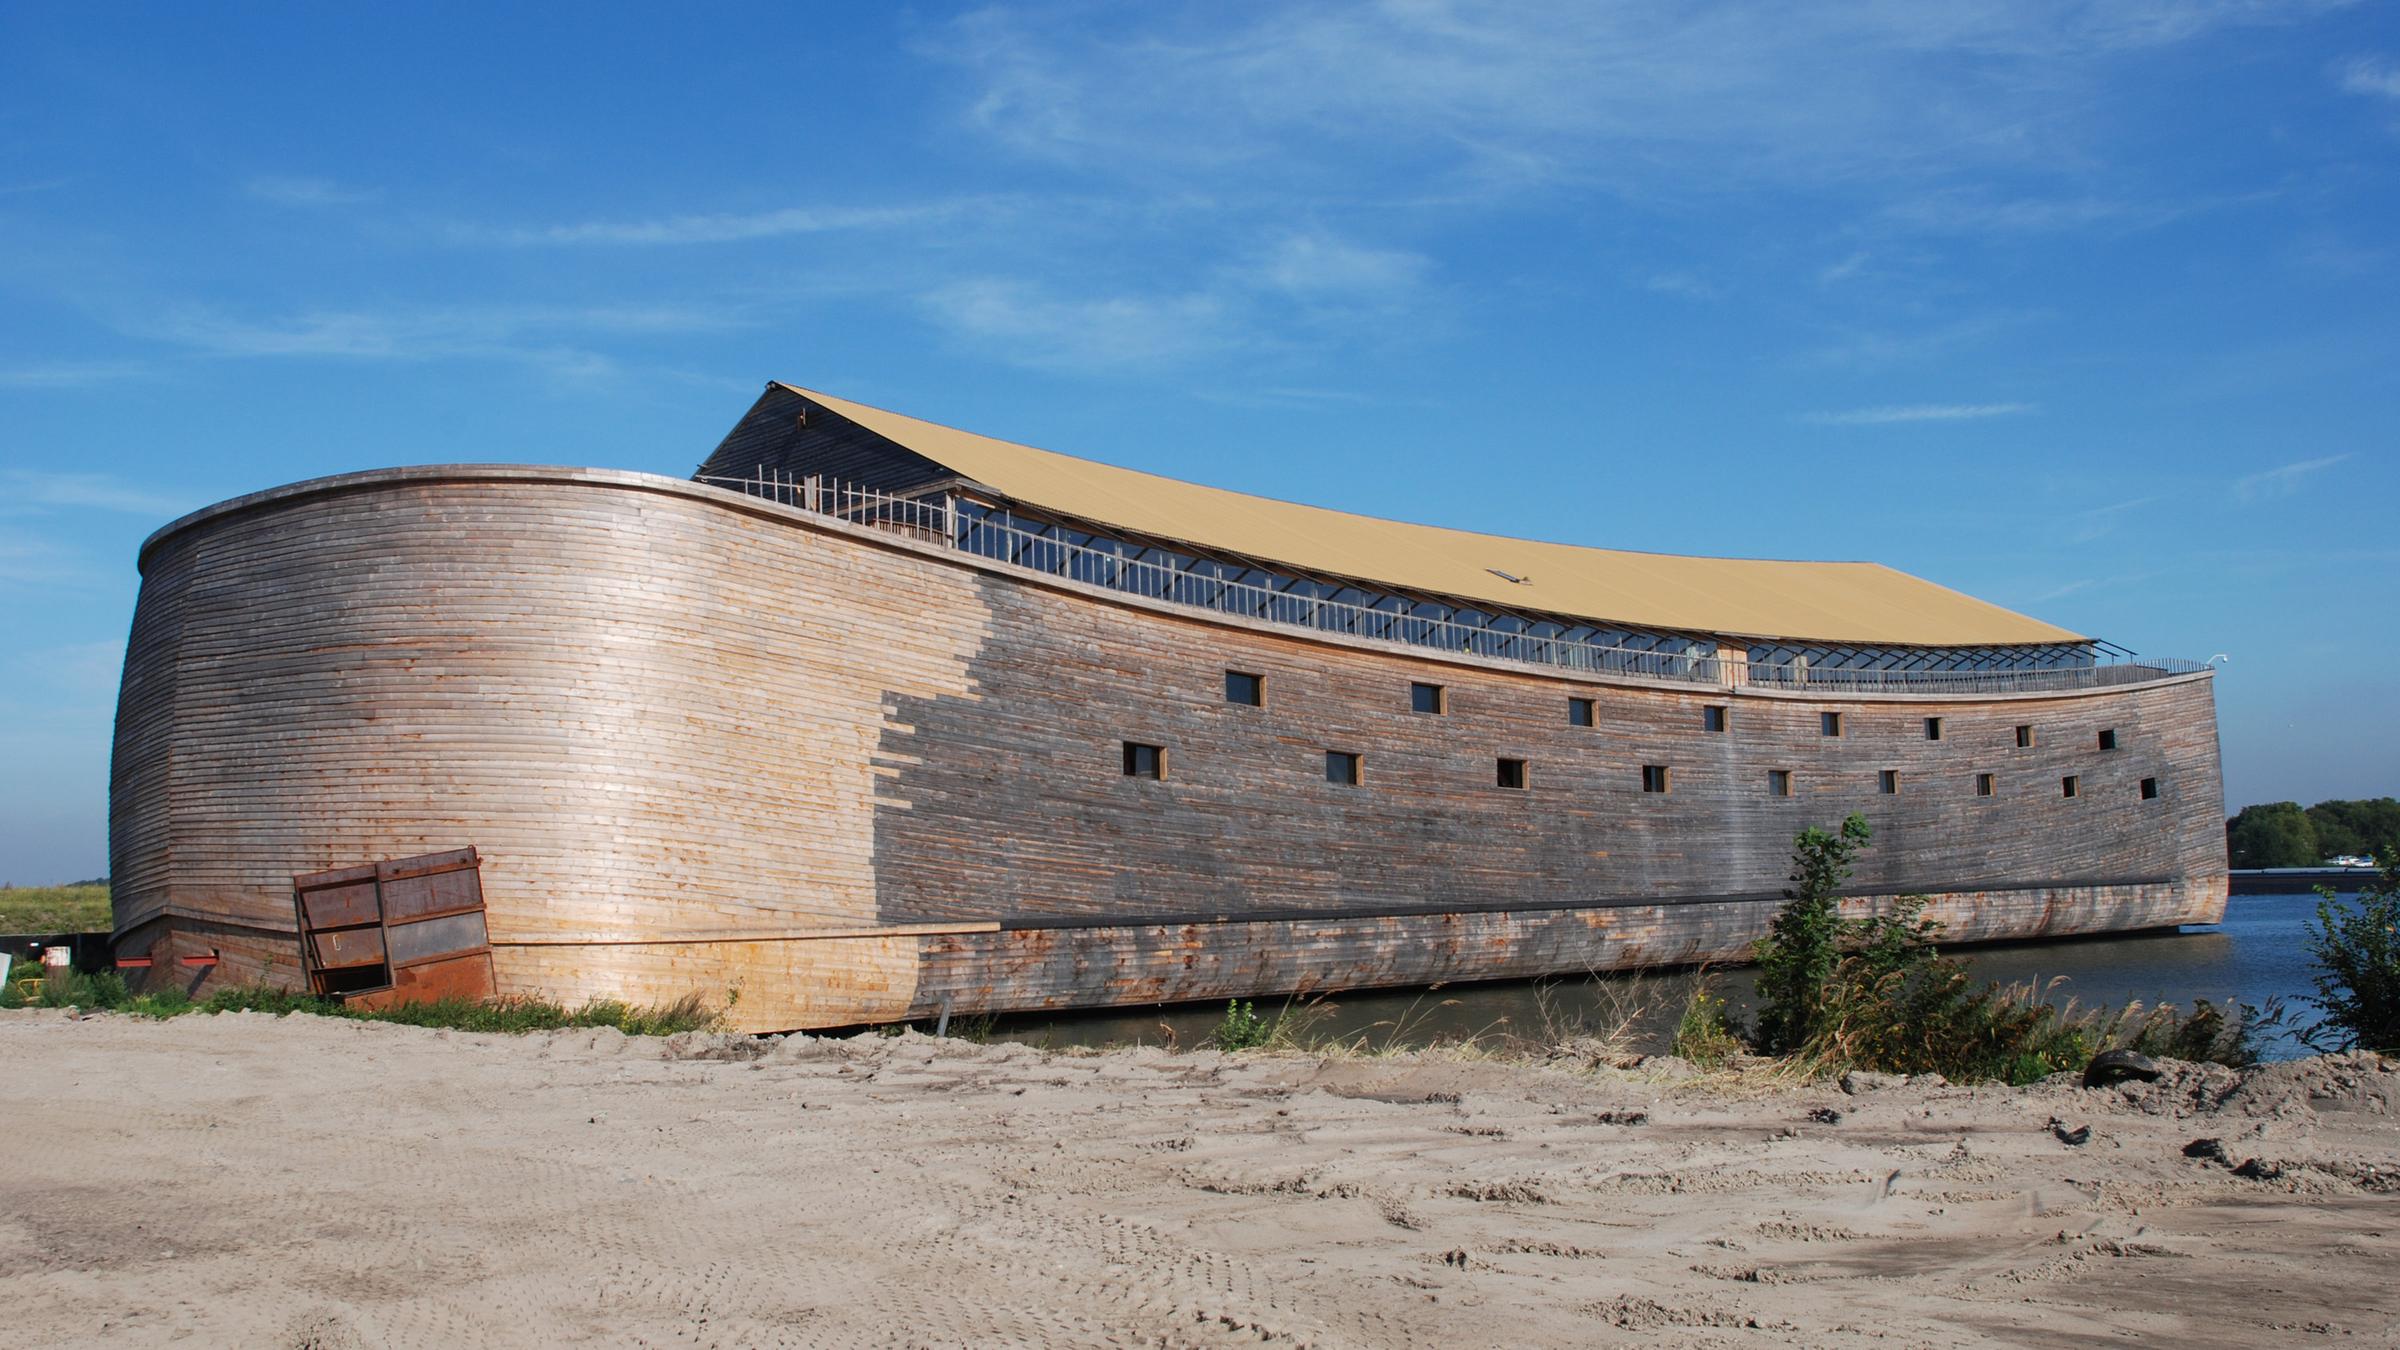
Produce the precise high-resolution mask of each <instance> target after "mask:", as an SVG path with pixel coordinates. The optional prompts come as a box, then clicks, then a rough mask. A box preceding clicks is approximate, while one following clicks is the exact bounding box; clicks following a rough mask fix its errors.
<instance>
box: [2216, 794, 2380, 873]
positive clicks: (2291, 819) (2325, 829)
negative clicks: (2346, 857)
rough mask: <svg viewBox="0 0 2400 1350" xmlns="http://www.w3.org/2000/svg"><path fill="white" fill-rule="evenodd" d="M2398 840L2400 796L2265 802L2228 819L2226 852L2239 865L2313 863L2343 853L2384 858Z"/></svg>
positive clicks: (2305, 865)
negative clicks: (2303, 802)
mask: <svg viewBox="0 0 2400 1350" xmlns="http://www.w3.org/2000/svg"><path fill="white" fill-rule="evenodd" d="M2396 844H2400V800H2394V799H2393V798H2390V797H2370V798H2368V799H2366V800H2364V801H2335V802H2318V803H2317V804H2316V805H2315V806H2311V807H2307V808H2303V807H2302V806H2301V805H2300V804H2299V803H2298V802H2266V803H2263V804H2261V805H2258V806H2245V807H2243V808H2242V811H2241V814H2240V815H2237V816H2235V817H2233V818H2232V819H2231V820H2228V821H2226V822H2225V853H2226V856H2227V857H2228V858H2230V859H2231V860H2232V862H2233V865H2234V866H2236V867H2314V866H2316V865H2317V864H2319V863H2321V862H2323V861H2325V860H2326V859H2327V858H2335V857H2340V856H2341V855H2343V854H2346V853H2347V854H2374V855H2376V857H2377V858H2378V860H2382V859H2383V858H2385V857H2386V856H2387V855H2388V854H2389V853H2390V852H2391V851H2392V849H2393V847H2394V846H2395V845H2396Z"/></svg>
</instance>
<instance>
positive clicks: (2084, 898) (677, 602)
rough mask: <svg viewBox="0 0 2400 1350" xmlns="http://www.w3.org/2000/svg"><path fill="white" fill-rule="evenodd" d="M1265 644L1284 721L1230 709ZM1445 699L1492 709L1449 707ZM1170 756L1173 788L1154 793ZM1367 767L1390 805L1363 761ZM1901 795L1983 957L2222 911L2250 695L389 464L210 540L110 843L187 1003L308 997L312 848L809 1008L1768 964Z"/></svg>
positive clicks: (153, 571)
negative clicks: (1408, 629) (203, 962)
mask: <svg viewBox="0 0 2400 1350" xmlns="http://www.w3.org/2000/svg"><path fill="white" fill-rule="evenodd" d="M1229 669H1231V670H1240V671H1245V672H1250V673H1256V674H1260V675H1263V676H1264V677H1265V682H1266V684H1265V687H1266V691H1267V693H1266V698H1265V701H1264V704H1263V706H1257V707H1251V706H1243V705H1235V704H1230V703H1228V702H1227V701H1226V700H1225V697H1224V675H1225V672H1226V671H1227V670H1229ZM1412 681H1425V682H1433V683H1439V684H1442V685H1443V686H1445V689H1446V691H1447V693H1446V698H1447V712H1445V713H1444V714H1440V715H1427V714H1417V713H1412V712H1410V711H1409V706H1410V705H1409V689H1408V686H1409V684H1410V683H1411V682H1412ZM1569 697H1588V698H1593V699H1595V700H1596V701H1597V705H1598V711H1599V717H1598V719H1597V721H1598V725H1596V726H1592V727H1572V726H1569V725H1568V724H1567V716H1566V700H1567V699H1568V698H1569ZM1711 706H1717V707H1724V708H1726V709H1728V710H1729V714H1728V720H1727V728H1726V730H1725V731H1723V732H1711V731H1708V730H1706V729H1705V727H1704V720H1703V709H1704V708H1707V707H1711ZM1824 712H1839V713H1840V714H1841V716H1842V719H1843V727H1842V731H1843V734H1842V735H1840V736H1825V735H1822V734H1821V728H1820V714H1821V713H1824ZM1927 717H1940V718H1941V719H1942V727H1941V735H1940V738H1939V739H1934V738H1931V737H1929V736H1928V734H1927V728H1926V726H1925V719H1926V718H1927ZM2020 725H2030V726H2033V727H2034V728H2036V732H2035V744H2034V745H2032V746H2030V747H2022V748H2020V747H2019V746H2018V745H2017V744H2016V741H2015V728H2016V727H2017V726H2020ZM2103 730H2111V731H2114V732H2115V733H2116V736H2115V743H2116V745H2117V747H2118V748H2116V749H2113V750H2103V749H2101V748H2100V737H2099V733H2100V732H2101V731H2103ZM1127 742H1135V743H1139V744H1145V745H1158V746H1163V747H1165V748H1166V751H1167V766H1166V772H1165V773H1164V775H1163V776H1162V777H1160V778H1157V779H1149V778H1137V777H1132V776H1128V775H1127V774H1126V773H1125V772H1124V771H1123V759H1124V747H1125V744H1126V743H1127ZM1328 750H1343V751H1350V752H1354V753H1358V754H1361V755H1363V756H1364V765H1365V773H1364V782H1363V783H1362V784H1361V785H1360V786H1357V787H1348V786H1340V785H1336V784H1333V783H1329V782H1327V781H1326V779H1325V774H1324V755H1325V752H1326V751H1328ZM1501 757H1507V758H1516V759H1522V760H1524V761H1525V762H1526V764H1527V771H1526V772H1527V776H1526V787H1525V788H1524V789H1522V790H1518V789H1510V788H1503V787H1500V786H1497V784H1496V780H1495V764H1496V761H1497V759H1499V758H1501ZM1644 765H1660V766H1664V767H1667V768H1668V769H1669V770H1670V783H1669V790H1668V791H1667V792H1664V793H1653V792H1644V791H1643V790H1642V775H1641V770H1642V767H1643V766H1644ZM1770 770H1782V771H1785V772H1788V773H1789V774H1790V775H1791V777H1792V783H1793V786H1794V791H1793V795H1791V796H1789V797H1776V796H1771V795H1769V793H1768V791H1767V775H1768V772H1769V771H1770ZM1885 770H1891V771H1894V772H1896V773H1897V774H1898V775H1899V778H1898V787H1899V789H1900V790H1899V791H1898V792H1896V793H1885V792H1882V791H1880V790H1879V788H1880V784H1881V779H1880V774H1881V773H1882V772H1883V771H1885ZM1982 773H1989V774H1993V775H1994V776H1995V779H1996V787H1995V791H1994V792H1993V793H1992V794H1991V795H1988V796H1984V795H1979V794H1978V793H1977V792H1976V790H1975V777H1976V775H1977V774H1982ZM2068 776H2073V777H2074V778H2076V780H2077V783H2078V791H2077V793H2076V794H2075V795H2074V796H2072V797H2069V796H2067V795H2065V793H2064V791H2063V789H2062V781H2063V780H2064V779H2065V778H2066V777H2068ZM2144 779H2149V780H2152V782H2153V783H2154V784H2155V785H2156V787H2157V788H2158V791H2157V794H2156V795H2155V796H2154V797H2143V796H2142V795H2140V792H2139V784H2140V783H2141V781H2142V780H2144ZM1852 810H1858V811H1863V812H1865V813H1866V814H1867V816H1868V817H1869V819H1870V820H1871V821H1872V823H1873V824H1874V826H1875V830H1876V839H1875V846H1874V847H1873V848H1872V849H1870V850H1869V851H1868V853H1867V855H1866V856H1865V858H1864V860H1863V863H1862V866H1861V869H1860V875H1859V877H1858V882H1859V885H1860V888H1861V890H1862V892H1865V893H1868V894H1870V895H1877V894H1880V895H1890V894H1897V893H1904V892H1922V893H1925V894H1928V895H1931V896H1933V897H1934V898H1935V902H1936V907H1935V911H1934V912H1935V915H1936V917H1937V918H1939V919H1941V920H1942V921H1943V923H1944V925H1945V931H1946V932H1947V934H1948V935H1949V937H1950V939H1951V940H1953V941H1976V940H1990V939H1995V938H2013V937H2027V936H2039V935H2047V934H2058V933H2071V932H2098V931H2113V930H2118V929H2126V928H2141V927H2159V926H2167V925H2172V924H2175V923H2179V922H2193V921H2209V920H2213V919H2214V918H2216V917H2217V916H2218V914H2219V913H2220V912H2221V910H2222V907H2223V904H2224V896H2225V862H2224V852H2223V823H2222V814H2221V810H2222V794H2221V788H2220V784H2219V780H2218V770H2217V745H2216V731H2215V711H2214V705H2213V692H2212V688H2211V681H2210V680H2209V679H2208V678H2206V677H2187V678H2183V679H2177V680H2168V681H2161V682H2157V683H2153V684H2146V685H2135V686H2126V687H2121V688H2114V689H2109V690H2105V691H2098V692H2093V693H2088V694H2081V695H2073V696H2044V697H2026V696H2020V697H1988V698H1957V697H1951V698H1923V699H1909V698H1894V697H1872V696H1869V697H1853V698H1847V699H1845V698H1820V697H1803V696H1796V695H1793V694H1788V693H1783V692H1778V691H1763V690H1749V689H1722V688H1712V687H1690V686H1666V685H1660V684H1640V683H1624V682H1620V683H1612V684H1591V683H1582V682H1577V681H1573V680H1569V679H1566V678H1563V677H1562V676H1560V675H1559V674H1557V673H1553V672H1545V671H1537V670H1532V669H1528V668H1504V667H1494V666H1490V665H1474V664H1469V663H1465V662H1461V661H1454V660H1449V659H1446V658H1444V657H1441V656H1439V655H1436V654H1430V653H1425V654H1418V653H1411V652H1407V651H1404V650H1399V649H1394V648H1389V647H1377V646H1374V645H1371V644H1364V643H1358V642H1351V641H1344V640H1339V639H1322V638H1318V637H1315V636H1312V635H1309V634H1306V633H1301V632H1295V631H1293V630H1288V629H1275V628H1271V627H1268V626H1266V625H1263V624H1254V623H1247V622H1244V621H1240V620H1230V621H1229V620H1224V619H1222V618H1218V617H1213V616H1208V615H1204V614H1199V613H1195V612H1192V611H1178V610H1172V609H1169V608H1167V607H1164V606H1159V605H1151V604H1146V603H1144V602H1141V601H1138V600H1129V599H1127V598H1125V597H1121V596H1109V595H1103V594H1100V593H1096V592H1092V591H1089V590H1087V589H1084V588H1079V587H1076V586H1074V585H1072V584H1062V583H1056V582H1049V581H1041V580H1036V579H1033V578H1030V577H1027V576H1025V575H1023V574H1019V573H1013V572H1010V571H1008V570H1006V569H1002V568H997V567H994V566H991V565H987V564H982V563H978V562H974V561H970V560H965V559H962V558H960V557H959V556H958V555H955V554H948V553H944V552H942V551H940V550H939V549H937V548H935V547H932V546H928V545H924V544H921V543H918V542H916V541H913V540H910V539H906V538H895V537H890V536H885V535H879V534H876V533H874V532H872V531H869V530H865V529H861V528H857V527H851V526H847V525H843V524H840V523H829V522H826V521H825V520H823V519H822V518H819V517H809V516H802V515H800V514H799V513H797V512H792V511H788V510H783V509H781V508H774V507H762V506H759V505H756V504H753V503H750V502H748V500H747V499H743V498H739V497H735V496H733V495H731V494H725V493H718V492H714V491H712V490H708V489H701V488H695V487H692V486H690V485H686V484H679V483H674V482H671V481H669V480H658V479H638V478H635V477H632V476H629V475H619V474H607V473H601V472H588V473H587V472H583V471H565V470H498V469H475V470H447V471H443V470H412V471H394V472H391V473H385V474H370V475H357V476H354V477H352V478H350V479H346V480H330V481H329V483H328V484H327V485H324V486H321V487H320V486H315V485H312V486H311V487H309V488H307V489H305V490H303V489H294V490H287V491H285V492H281V493H277V494H268V495H267V496H266V497H264V498H262V499H259V500H257V501H255V502H253V503H251V504H248V505H243V506H241V507H240V508H239V509H226V510H222V511H218V512H213V513H204V514H203V515H202V516H200V517H195V518H194V519H193V520H192V521H191V522H187V523H185V524H183V525H180V526H178V527H175V528H171V529H170V530H168V531H166V532H163V533H162V535H161V536H160V537H159V538H158V539H157V540H156V541H155V542H154V544H153V545H152V547H151V548H150V549H149V551H148V552H147V553H146V555H145V558H144V579H143V588H142V596H141V600H140V604H139V606H138V608H137V612H136V617H135V622H134V628H133V636H132V641H131V643H130V644H129V648H128V652H127V657H126V677H125V683H124V687H123V693H122V694H121V696H120V704H119V712H118V727H117V747H116V758H115V765H114V774H113V787H112V802H111V813H112V814H111V825H112V829H111V836H112V837H111V851H112V855H113V856H112V860H111V861H112V874H113V875H114V876H115V877H116V878H117V879H118V883H119V884H118V888H117V891H116V906H117V914H116V926H117V929H118V932H119V934H120V939H121V941H120V948H121V950H129V951H132V952H135V953H137V954H140V953H144V952H148V953H150V954H153V955H154V956H156V957H158V958H161V959H158V960H157V962H156V964H154V965H153V967H152V968H151V970H150V971H149V972H148V977H149V978H150V979H151V980H152V981H154V982H156V981H163V980H174V981H176V982H178V983H181V984H184V985H186V986H187V987H191V988H194V989H196V990H197V989H201V988H204V987H205V986H206V985H207V984H209V983H211V982H217V983H224V982H238V981H243V980H251V979H268V980H272V981H276V982H289V981H291V980H293V979H295V978H296V977H297V961H296V955H297V949H296V939H295V938H294V936H293V919H292V908H291V878H292V876H293V875H295V874H298V873H305V872H312V871H318V870H322V869H329V868H335V867H342V866H349V865H353V864H356V863H360V862H366V861H373V860H377V859H383V858H396V857H405V856H409V855H412V854H418V853H425V852H433V851H439V850H445V849H455V848H461V847H465V846H469V845H472V846H473V847H475V848H476V849H477V850H478V852H479V854H480V856H481V857H482V859H483V885H484V894H485V897H486V902H487V905H488V917H489V928H490V934H491V939H492V944H493V953H494V955H493V959H494V970H495V976H496V978H497V980H498V983H499V986H500V988H501V989H502V991H503V992H506V993H525V994H539V995H542V996H545V997H550V998H554V999H559V1000H562V1001H566V1002H570V1003H572V1002H579V1001H582V1000H584V999H589V998H598V997H609V998H625V999H629V1000H631V1001H635V1002H662V1001H670V1000H672V999H674V998H677V997H681V996H684V995H686V994H695V993H696V994H699V995H701V996H702V997H704V998H707V999H709V1000H711V1001H712V1002H718V1003H730V1009H729V1012H730V1018H731V1020H732V1022H733V1023H734V1024H735V1025H738V1026H743V1027H746V1028H752V1029H770V1028H788V1027H800V1026H828V1025H843V1024H851V1023H858V1022H865V1021H876V1020H886V1019H893V1018H900V1017H910V1016H922V1015H926V1014H927V1013H929V1012H931V1011H934V1010H937V1009H938V1008H940V1007H941V1006H943V1005H944V1004H945V1003H946V1004H948V1005H949V1006H951V1007H952V1009H953V1010H954V1011H973V1010H980V1009H992V1010H998V1009H1007V1008H1037V1007H1064V1006H1078V1005H1099V1004H1106V1003H1139V1002H1156V1001H1162V1000H1169V999H1178V998H1219V997H1228V996H1233V995H1249V994H1259V993H1281V992H1289V991H1292V990H1299V989H1330V988H1337V987H1358V986H1362V985H1370V984H1409V983H1421V982H1426V981H1431V980H1445V979H1488V978H1505V977H1510V976H1516V975H1531V974H1547V973H1559V972H1577V971H1582V970H1586V969H1613V968H1622V967H1628V966H1638V965H1645V964H1662V963H1674V962H1682V961H1690V960H1696V959H1708V960H1724V959H1732V958H1737V957H1738V956H1739V955H1740V954H1741V953H1742V952H1743V951H1744V950H1745V949H1746V947H1747V944H1748V942H1749V941H1750V940H1751V939H1752V938H1754V937H1755V936H1756V935H1757V933H1758V932H1759V931H1760V930H1761V929H1762V928H1763V924H1764V922H1765V915H1766V914H1767V912H1768V911H1769V910H1770V909H1771V902H1772V898H1773V897H1774V895H1775V894H1776V892H1777V891H1778V890H1779V889H1780V887H1781V886H1782V884H1783V879H1784V872H1785V871H1786V858H1787V855H1788V852H1789V848H1790V840H1791V836H1792V834H1793V832H1794V831H1796V830H1798V829H1799V828H1801V827H1802V826H1804V825H1808V824H1829V823H1832V822H1834V821H1838V820H1839V819H1840V818H1841V817H1842V816H1843V815H1844V814H1847V813H1848V812H1850V811H1852ZM1855 903H1857V904H1860V905H1867V904H1872V903H1875V902H1874V901H1873V900H1872V899H1863V898H1862V899H1860V900H1858V901H1856V902H1855ZM204 954H214V955H215V957H216V958H217V962H218V963H217V964H216V965H214V966H193V967H185V966H181V965H179V964H176V963H175V962H174V961H172V960H170V959H165V958H169V957H174V956H182V955H193V956H199V955H204Z"/></svg>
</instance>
